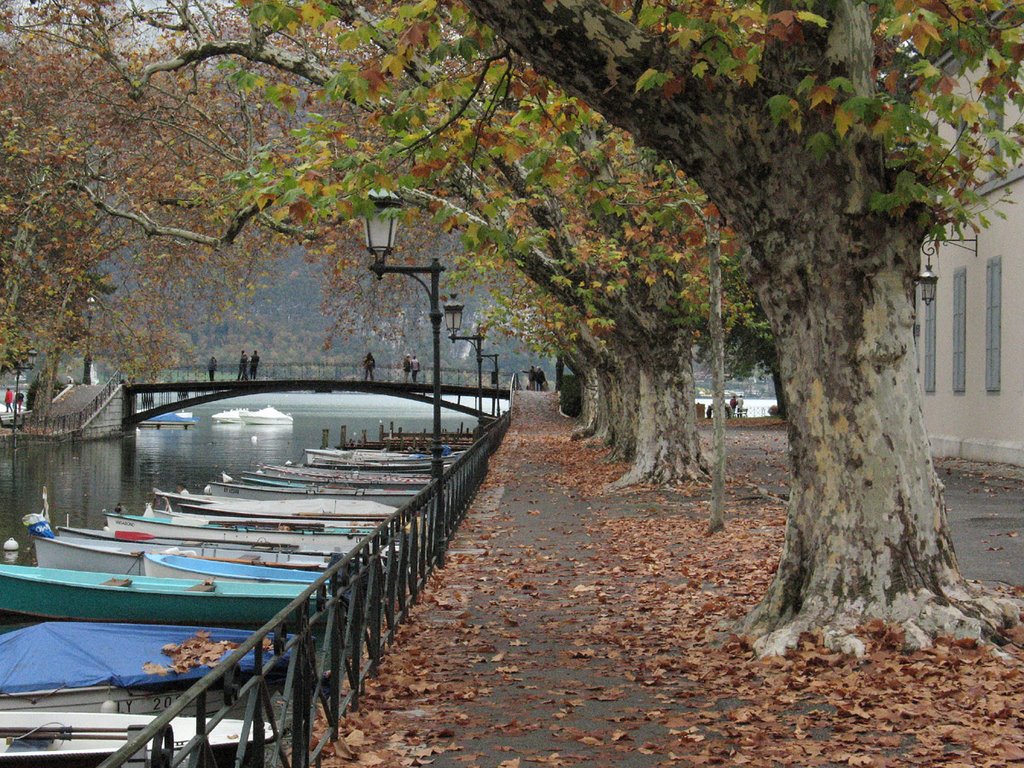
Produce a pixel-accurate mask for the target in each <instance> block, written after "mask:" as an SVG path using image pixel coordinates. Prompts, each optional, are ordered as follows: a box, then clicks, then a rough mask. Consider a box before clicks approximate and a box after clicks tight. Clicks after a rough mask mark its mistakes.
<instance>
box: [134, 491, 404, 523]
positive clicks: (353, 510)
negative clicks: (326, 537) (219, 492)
mask: <svg viewBox="0 0 1024 768" xmlns="http://www.w3.org/2000/svg"><path fill="white" fill-rule="evenodd" d="M153 493H154V494H155V495H156V497H157V498H158V499H159V500H160V501H161V502H162V503H163V504H164V509H168V510H170V511H174V512H195V511H197V510H206V509H210V510H211V512H212V510H217V511H218V513H220V514H229V513H233V514H235V515H236V516H240V517H282V518H283V517H311V518H316V517H332V516H333V517H335V518H346V517H347V518H352V519H360V520H366V519H384V518H387V517H390V516H391V515H392V514H394V511H395V508H394V506H393V505H388V504H382V503H380V502H378V501H373V500H372V499H368V498H365V497H363V496H353V497H335V496H329V497H319V496H317V497H307V496H303V497H301V498H298V499H239V498H236V499H227V498H221V497H218V496H213V495H210V494H199V493H171V492H169V491H161V490H160V489H159V488H154V489H153ZM154 511H155V512H157V513H160V512H162V511H164V510H161V509H156V510H154Z"/></svg>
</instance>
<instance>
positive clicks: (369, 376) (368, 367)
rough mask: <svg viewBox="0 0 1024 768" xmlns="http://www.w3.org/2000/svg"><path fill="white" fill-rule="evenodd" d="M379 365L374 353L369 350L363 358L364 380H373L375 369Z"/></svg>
mask: <svg viewBox="0 0 1024 768" xmlns="http://www.w3.org/2000/svg"><path fill="white" fill-rule="evenodd" d="M376 367H377V361H376V360H374V359H373V353H372V352H367V353H366V357H364V358H363V381H373V369H374V368H376Z"/></svg>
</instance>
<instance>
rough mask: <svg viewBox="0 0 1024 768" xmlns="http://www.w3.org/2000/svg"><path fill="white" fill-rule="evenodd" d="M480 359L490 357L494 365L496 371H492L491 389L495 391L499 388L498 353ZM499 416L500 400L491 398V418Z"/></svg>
mask: <svg viewBox="0 0 1024 768" xmlns="http://www.w3.org/2000/svg"><path fill="white" fill-rule="evenodd" d="M480 357H489V358H490V359H491V362H492V363H493V364H494V370H493V371H491V387H492V388H493V389H497V388H498V353H497V352H492V353H490V354H487V355H480ZM497 415H498V398H496V397H492V398H491V416H497Z"/></svg>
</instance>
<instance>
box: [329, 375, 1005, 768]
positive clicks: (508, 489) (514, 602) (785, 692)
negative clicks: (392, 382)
mask: <svg viewBox="0 0 1024 768" xmlns="http://www.w3.org/2000/svg"><path fill="white" fill-rule="evenodd" d="M555 408H556V401H555V400H554V397H553V396H551V395H547V394H545V393H524V396H522V397H520V399H519V401H518V404H517V412H516V416H517V418H516V420H515V421H514V422H513V427H512V429H511V431H510V432H509V434H508V436H507V437H506V439H505V443H504V445H503V446H502V448H501V449H500V450H499V451H498V453H497V454H496V455H495V456H494V458H493V459H492V464H491V471H490V474H489V477H488V479H487V481H486V483H485V485H484V487H483V489H482V490H481V492H480V494H479V495H478V497H477V499H476V501H475V502H474V505H473V508H472V510H471V512H470V515H469V517H468V518H467V520H466V521H465V522H464V523H463V526H462V528H461V529H460V531H459V532H458V534H457V536H456V538H455V540H454V541H453V543H452V547H451V550H450V557H449V560H448V564H447V565H446V567H445V568H443V569H441V570H440V571H438V572H437V573H436V574H435V575H434V577H433V578H432V579H431V582H430V584H429V587H428V591H427V593H426V595H425V596H424V597H423V599H422V601H421V603H420V604H419V605H418V606H416V608H415V609H414V611H413V617H412V621H411V622H410V623H409V624H407V625H406V626H404V627H403V628H402V629H401V631H400V633H399V638H398V642H397V643H396V645H395V646H394V647H392V648H391V650H390V651H389V653H388V655H387V656H386V658H385V661H384V663H383V665H382V669H381V674H380V676H379V677H377V678H375V679H373V680H371V681H370V683H369V685H368V688H367V691H366V695H365V697H364V698H363V700H362V706H361V710H360V711H359V712H356V713H352V714H350V715H349V716H348V717H347V718H346V720H345V723H344V727H343V730H342V733H343V734H344V735H345V738H344V740H343V741H341V742H339V743H338V744H337V745H336V747H335V754H334V756H333V757H332V758H331V759H330V760H329V761H328V763H327V764H328V765H333V766H342V765H344V766H349V765H365V766H417V765H434V766H481V767H486V768H527V766H575V765H581V766H637V767H643V766H668V765H673V766H691V765H692V766H702V765H725V766H734V765H736V766H739V765H750V766H913V765H922V766H962V767H964V768H967V767H968V766H970V767H972V768H977V767H981V766H1003V765H1011V764H1015V763H1017V762H1024V747H1022V745H1024V720H1022V704H1024V694H1022V693H1021V691H1022V688H1024V676H1022V672H1024V663H1022V662H1024V656H1022V654H1021V651H1020V650H1019V649H1017V648H1014V647H1012V646H1010V647H1008V648H1006V649H1004V654H1003V655H998V654H994V653H993V652H992V651H991V650H990V649H987V648H978V647H975V646H974V644H972V643H967V642H952V641H949V642H942V643H939V644H938V645H937V646H936V648H934V649H933V650H930V651H925V652H917V653H913V654H905V653H903V652H902V651H901V650H900V648H901V638H900V637H898V636H897V635H896V634H895V633H894V632H893V631H892V630H890V629H888V628H887V627H885V626H881V625H878V626H873V627H870V628H867V629H866V633H867V634H868V635H869V637H870V638H871V642H870V651H869V653H868V654H867V655H866V656H865V657H864V658H862V659H855V658H851V657H845V656H841V655H838V654H834V653H829V652H827V651H825V650H824V649H823V648H822V647H820V645H819V644H817V643H816V642H815V638H812V637H808V638H806V642H805V643H804V644H803V645H802V647H801V648H800V649H799V650H798V651H796V652H792V653H790V654H789V655H788V656H787V657H786V658H773V659H767V660H759V659H756V658H755V657H754V656H753V654H752V653H751V650H750V648H749V646H748V645H747V644H746V643H745V642H744V641H743V640H742V638H738V637H736V636H735V635H731V634H730V633H729V632H728V628H729V626H730V625H731V623H732V622H733V621H734V620H735V619H737V618H738V617H740V616H741V615H743V613H744V612H745V611H746V610H747V608H748V607H749V606H751V605H752V604H753V603H755V602H756V601H757V599H758V598H759V596H760V595H761V594H762V592H763V591H764V589H765V587H766V586H767V583H768V579H769V578H770V576H771V573H772V571H773V569H774V567H775V563H776V561H777V559H778V551H779V547H780V543H781V540H782V530H783V523H784V507H783V502H782V501H781V500H780V499H779V495H778V494H776V493H775V490H777V489H778V488H784V487H785V469H784V467H783V466H781V462H782V459H783V455H782V453H781V452H780V451H779V450H778V446H774V447H772V446H769V445H768V443H770V442H771V441H777V440H783V441H784V440H785V436H784V434H783V433H781V432H779V431H777V430H776V431H763V432H761V433H757V432H750V433H749V434H747V435H745V436H742V437H741V439H742V441H743V444H742V447H741V448H740V449H738V450H735V451H734V453H733V457H732V458H731V459H730V467H731V468H732V469H731V472H730V487H729V490H730V494H731V496H730V500H729V503H728V505H727V514H728V518H727V526H726V530H725V531H724V532H723V533H720V534H716V535H715V536H711V537H708V536H707V535H706V519H707V515H708V501H707V496H708V492H707V489H706V488H703V487H693V488H683V489H679V490H677V491H672V492H664V491H657V490H654V489H637V488H632V489H625V490H622V491H615V492H608V491H606V490H605V487H606V486H607V484H608V483H609V482H610V481H612V480H614V479H615V478H616V477H618V476H619V474H621V472H622V471H623V470H624V466H622V465H618V466H617V465H614V464H610V463H607V462H605V461H604V459H603V456H604V450H603V449H602V448H600V447H599V446H595V445H593V444H589V443H582V442H576V441H573V440H572V439H571V426H572V425H571V423H570V422H568V421H567V420H565V419H563V418H562V417H560V416H559V415H558V414H557V412H556V410H555ZM734 439H735V437H734ZM780 473H781V474H780ZM1019 639H1020V640H1021V641H1024V637H1021V638H1019Z"/></svg>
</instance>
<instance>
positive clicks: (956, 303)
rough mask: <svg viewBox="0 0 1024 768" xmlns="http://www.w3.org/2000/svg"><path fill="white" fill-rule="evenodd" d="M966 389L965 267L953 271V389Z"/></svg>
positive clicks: (955, 390)
mask: <svg viewBox="0 0 1024 768" xmlns="http://www.w3.org/2000/svg"><path fill="white" fill-rule="evenodd" d="M966 389H967V268H966V267H961V268H960V269H958V270H956V272H954V273H953V391H954V392H957V393H961V394H962V393H963V392H965V391H966Z"/></svg>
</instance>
